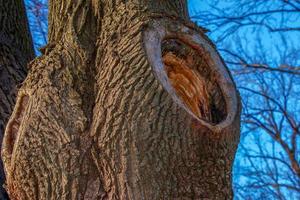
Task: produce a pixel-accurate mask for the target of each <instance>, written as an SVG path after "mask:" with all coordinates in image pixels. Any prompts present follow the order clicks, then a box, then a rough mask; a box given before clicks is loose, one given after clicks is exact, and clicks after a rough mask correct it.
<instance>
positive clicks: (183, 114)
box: [2, 0, 240, 200]
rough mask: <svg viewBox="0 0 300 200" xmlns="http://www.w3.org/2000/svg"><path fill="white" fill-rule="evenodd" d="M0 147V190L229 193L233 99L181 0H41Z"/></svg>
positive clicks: (57, 194) (26, 194)
mask: <svg viewBox="0 0 300 200" xmlns="http://www.w3.org/2000/svg"><path fill="white" fill-rule="evenodd" d="M49 6H50V7H49V8H50V16H49V44H48V45H47V46H46V47H45V48H44V53H43V56H41V57H39V58H37V59H36V60H35V61H34V62H32V63H31V65H30V69H31V70H30V72H29V74H28V76H27V78H26V81H25V82H24V84H23V86H22V87H21V89H20V91H19V93H18V99H17V104H16V107H15V109H14V112H13V114H12V116H11V118H10V121H9V123H8V125H7V128H6V132H5V138H4V146H3V150H2V155H3V158H4V163H5V170H6V174H7V185H8V186H7V187H8V191H9V194H10V197H11V198H12V199H18V200H19V199H22V200H23V199H34V200H35V199H36V200H41V199H66V200H70V199H107V200H112V199H132V200H134V199H135V200H140V199H149V200H152V199H232V197H233V193H232V189H231V169H232V164H233V159H234V155H235V152H236V148H237V144H238V140H239V126H240V122H239V117H240V116H239V115H240V102H239V96H238V94H237V92H236V88H235V86H234V83H233V80H232V78H231V76H230V74H229V72H228V70H227V69H226V67H225V65H224V63H223V61H222V59H221V58H220V57H219V55H218V54H217V52H216V50H215V48H214V46H213V44H211V42H210V41H209V39H208V38H207V37H206V36H205V34H204V31H203V30H202V29H200V28H197V27H196V26H195V25H194V24H192V23H191V22H189V20H188V15H187V7H186V2H185V1H184V0H178V1H174V0H165V1H161V0H128V1H124V0H113V1H111V0H102V1H93V0H79V1H72V0H62V1H57V0H52V1H50V4H49Z"/></svg>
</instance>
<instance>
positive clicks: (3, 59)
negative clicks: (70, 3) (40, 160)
mask: <svg viewBox="0 0 300 200" xmlns="http://www.w3.org/2000/svg"><path fill="white" fill-rule="evenodd" d="M0 27H1V29H0V144H2V139H3V136H4V128H5V126H6V124H7V122H8V119H9V117H10V115H11V113H12V111H13V107H14V105H15V98H16V93H17V86H18V85H19V84H21V83H22V81H23V80H24V78H25V76H26V73H27V67H26V65H27V63H28V62H29V61H31V60H32V59H33V57H34V52H33V45H32V40H31V36H30V33H29V28H28V22H27V17H26V12H25V7H24V4H23V1H21V0H14V1H6V0H0ZM0 148H1V145H0ZM4 182H5V176H4V171H3V166H2V160H1V161H0V185H1V189H0V199H4V200H5V199H8V196H7V194H6V192H5V190H4V188H3V187H2V186H3V184H4Z"/></svg>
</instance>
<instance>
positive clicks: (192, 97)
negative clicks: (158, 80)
mask: <svg viewBox="0 0 300 200" xmlns="http://www.w3.org/2000/svg"><path fill="white" fill-rule="evenodd" d="M162 56H163V62H164V64H165V69H166V72H167V75H168V77H169V80H170V83H171V85H172V86H173V87H174V89H175V91H176V93H177V95H178V96H179V98H180V99H181V100H182V101H183V103H184V104H185V105H186V106H187V107H188V108H189V109H190V110H191V111H192V112H193V113H194V114H195V115H196V116H197V117H199V118H201V119H203V120H206V121H208V122H210V123H212V124H217V123H220V122H221V121H223V120H224V119H225V118H226V115H227V111H226V102H225V100H224V97H223V95H222V91H221V89H220V87H219V85H218V84H217V80H216V76H215V75H214V73H213V72H212V70H211V68H210V65H211V63H212V61H211V58H210V55H209V53H208V52H206V51H205V49H201V51H198V50H195V49H192V48H191V47H189V46H188V45H186V44H184V43H182V42H180V41H178V40H175V39H168V40H165V41H164V42H163V44H162Z"/></svg>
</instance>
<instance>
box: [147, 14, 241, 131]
mask: <svg viewBox="0 0 300 200" xmlns="http://www.w3.org/2000/svg"><path fill="white" fill-rule="evenodd" d="M170 24H171V25H170ZM143 39H144V45H145V50H146V53H147V57H148V61H149V63H150V65H151V67H152V70H153V71H154V75H155V76H156V77H157V79H158V80H159V81H160V83H161V84H162V86H163V87H164V89H166V90H167V92H168V93H169V94H170V95H171V96H172V98H173V100H174V101H175V102H176V103H177V104H179V105H180V106H181V107H183V108H184V109H185V110H186V111H187V112H188V113H189V114H191V115H192V116H193V117H194V118H195V119H197V121H198V122H199V123H200V124H201V125H203V126H206V127H207V128H209V129H211V130H212V131H215V132H219V131H221V130H223V129H224V128H226V127H228V126H230V125H231V124H232V123H233V122H234V120H235V117H236V115H237V114H238V104H239V101H238V93H237V90H236V87H235V84H234V82H233V79H232V77H231V75H230V74H229V73H230V72H229V71H228V69H227V67H226V65H225V63H224V62H223V60H222V58H221V56H220V55H219V54H218V52H217V50H216V49H215V48H214V46H213V44H212V43H211V42H210V41H209V39H208V38H207V37H206V36H205V35H204V34H202V33H198V32H196V31H195V30H193V29H191V28H189V27H187V26H185V25H183V24H181V23H177V22H174V21H169V20H168V21H167V22H166V21H163V20H156V21H155V22H153V24H152V25H151V26H149V28H148V29H147V30H145V32H144V38H143ZM166 39H176V40H178V41H180V42H182V43H184V44H185V45H187V46H189V47H191V48H192V49H194V50H195V51H197V52H198V53H200V52H201V51H202V49H203V48H204V49H205V51H207V52H209V54H210V57H211V61H212V65H210V68H211V70H212V71H213V74H214V75H215V76H216V81H217V84H218V85H219V87H220V89H221V92H222V95H223V97H224V99H225V104H226V112H227V115H226V118H225V119H224V120H222V121H221V122H219V123H217V124H213V123H210V122H208V121H206V120H204V119H201V118H199V117H197V116H196V115H195V114H194V113H193V112H192V111H191V110H190V109H189V108H188V107H187V106H185V104H184V103H183V102H182V100H181V99H180V98H179V97H178V96H177V94H176V91H175V89H174V88H173V87H172V86H171V83H170V82H169V78H168V76H167V73H166V70H165V66H164V63H163V60H162V53H161V49H162V43H163V41H164V40H166Z"/></svg>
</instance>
